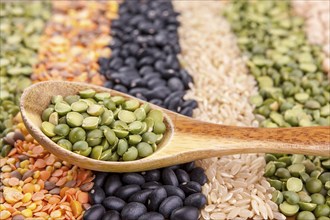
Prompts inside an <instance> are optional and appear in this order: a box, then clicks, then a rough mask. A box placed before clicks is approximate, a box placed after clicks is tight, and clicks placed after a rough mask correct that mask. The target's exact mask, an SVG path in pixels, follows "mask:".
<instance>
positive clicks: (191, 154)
mask: <svg viewBox="0 0 330 220" xmlns="http://www.w3.org/2000/svg"><path fill="white" fill-rule="evenodd" d="M87 88H93V89H95V90H96V91H98V92H110V93H111V95H121V96H124V97H126V98H133V99H134V97H132V96H129V95H126V94H123V93H120V92H117V91H114V90H110V89H107V88H104V87H99V86H94V85H89V84H84V83H72V82H64V81H48V82H41V83H37V84H34V85H32V86H31V87H29V88H27V89H26V90H25V91H24V93H23V95H22V98H21V103H20V107H21V112H22V116H23V121H24V123H25V125H26V127H27V129H28V131H29V132H30V133H31V135H32V136H33V137H34V138H35V139H36V140H37V141H38V142H39V143H40V144H41V145H42V146H44V147H45V148H46V149H47V150H49V151H50V152H51V153H53V154H54V155H56V156H57V157H59V158H60V159H62V160H66V161H68V162H70V163H72V164H75V165H78V166H80V167H83V168H87V169H91V170H98V171H107V172H136V171H144V170H150V169H155V168H160V167H165V166H170V165H174V164H180V163H185V162H189V161H193V160H197V159H203V158H209V157H219V156H223V155H229V154H238V153H239V154H242V153H299V154H309V155H322V156H330V127H304V128H302V127H297V128H252V127H235V126H224V125H218V124H212V123H206V122H202V121H198V120H195V119H191V118H188V117H185V116H182V115H179V114H177V113H174V112H172V111H169V110H166V109H163V108H160V107H158V106H155V105H152V104H151V106H152V108H154V109H160V110H162V111H163V112H164V113H165V124H166V126H167V133H166V135H165V136H164V139H163V141H162V142H161V143H160V144H159V148H158V150H157V151H156V152H155V153H154V154H152V155H151V156H149V157H146V158H143V159H140V160H136V161H130V162H107V161H99V160H95V159H91V158H87V157H84V156H81V155H78V154H76V153H73V152H71V151H68V150H65V149H63V148H61V147H60V146H58V145H57V144H56V143H54V142H53V141H52V140H51V139H49V138H48V137H47V136H45V135H44V134H43V133H42V131H41V130H40V125H41V122H42V121H41V118H40V115H41V113H42V111H43V110H44V109H45V108H46V107H47V106H48V105H49V103H50V100H51V97H52V96H53V95H62V96H67V95H73V94H77V93H78V91H80V90H84V89H87ZM139 101H140V102H141V103H144V101H142V100H139Z"/></svg>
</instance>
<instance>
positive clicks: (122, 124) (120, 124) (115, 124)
mask: <svg viewBox="0 0 330 220" xmlns="http://www.w3.org/2000/svg"><path fill="white" fill-rule="evenodd" d="M110 126H111V128H113V129H118V130H128V125H127V124H126V123H125V122H123V121H120V120H117V121H114V122H112V123H111V125H110Z"/></svg>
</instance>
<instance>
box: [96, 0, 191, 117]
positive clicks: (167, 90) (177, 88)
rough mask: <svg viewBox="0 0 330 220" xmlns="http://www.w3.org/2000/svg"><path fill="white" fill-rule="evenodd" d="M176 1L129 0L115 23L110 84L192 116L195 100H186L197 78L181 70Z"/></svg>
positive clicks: (104, 69)
mask: <svg viewBox="0 0 330 220" xmlns="http://www.w3.org/2000/svg"><path fill="white" fill-rule="evenodd" d="M177 16H178V13H177V12H175V11H174V9H173V5H172V3H171V1H170V0H160V1H154V0H136V1H131V0H126V1H124V2H123V3H122V4H120V7H119V17H118V19H117V20H113V21H112V24H111V35H112V43H111V45H110V48H111V49H112V53H111V57H110V58H101V59H100V60H99V64H100V67H101V73H102V74H103V75H104V76H105V77H106V79H107V80H108V81H107V82H106V83H105V86H106V87H108V88H112V89H115V90H118V91H121V92H124V93H129V94H131V95H133V96H136V97H137V98H140V99H143V100H147V101H149V102H151V103H153V104H156V105H159V106H162V107H165V108H167V109H169V110H172V111H175V112H179V113H181V114H183V115H186V116H192V112H193V109H194V108H196V107H197V102H196V101H195V100H184V99H183V96H184V95H185V93H186V90H187V89H189V83H191V82H192V77H191V76H190V75H189V74H188V73H187V71H185V70H184V69H181V67H180V63H179V60H178V58H177V55H178V53H180V45H179V38H178V32H177V29H178V26H179V22H178V20H177Z"/></svg>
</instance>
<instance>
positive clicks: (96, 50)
mask: <svg viewBox="0 0 330 220" xmlns="http://www.w3.org/2000/svg"><path fill="white" fill-rule="evenodd" d="M52 6H53V12H52V17H51V19H50V20H49V22H48V24H47V26H46V28H45V31H44V34H43V36H42V37H41V43H40V49H39V54H38V56H39V57H38V60H39V62H38V64H37V65H36V66H35V68H34V73H33V74H32V76H31V78H32V80H33V81H34V82H36V81H46V80H70V81H78V82H86V83H92V84H96V85H102V84H103V76H101V74H99V65H98V63H97V60H98V58H99V57H103V56H104V57H109V56H110V53H111V51H110V48H109V47H107V45H108V44H109V42H110V40H111V39H110V38H111V37H110V21H111V19H114V18H115V17H116V15H117V10H118V3H117V2H116V1H52Z"/></svg>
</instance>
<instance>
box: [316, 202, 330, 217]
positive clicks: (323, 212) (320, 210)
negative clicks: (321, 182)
mask: <svg viewBox="0 0 330 220" xmlns="http://www.w3.org/2000/svg"><path fill="white" fill-rule="evenodd" d="M314 214H315V216H316V217H321V216H328V215H329V214H330V207H329V206H328V205H326V204H323V205H317V206H316V208H315V210H314Z"/></svg>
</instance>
